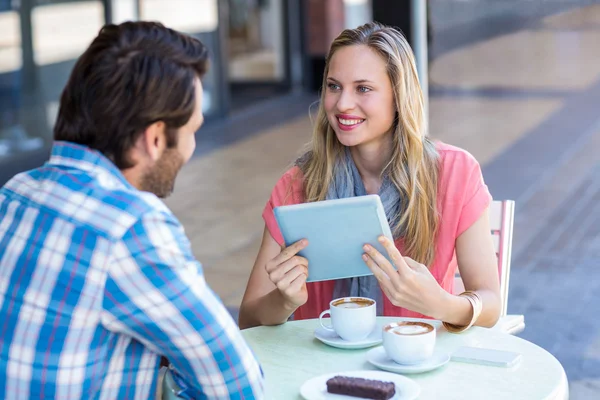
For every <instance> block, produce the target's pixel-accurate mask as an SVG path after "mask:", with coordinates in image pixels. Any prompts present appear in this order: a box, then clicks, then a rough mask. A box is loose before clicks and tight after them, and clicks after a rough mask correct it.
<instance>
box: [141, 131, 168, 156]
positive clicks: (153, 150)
mask: <svg viewBox="0 0 600 400" xmlns="http://www.w3.org/2000/svg"><path fill="white" fill-rule="evenodd" d="M140 139H141V143H140V144H141V145H142V146H143V149H144V152H145V153H146V155H147V157H148V158H150V160H152V161H157V160H158V159H159V158H160V156H161V155H162V153H163V151H164V150H165V149H166V148H167V132H166V125H165V123H164V122H162V121H157V122H155V123H153V124H152V125H148V127H147V128H146V129H145V130H144V132H142V135H141V138H140Z"/></svg>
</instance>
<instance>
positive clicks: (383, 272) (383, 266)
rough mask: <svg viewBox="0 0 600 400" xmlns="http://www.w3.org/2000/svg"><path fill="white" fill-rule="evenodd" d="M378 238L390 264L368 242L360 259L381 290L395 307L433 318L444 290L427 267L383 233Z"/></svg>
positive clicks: (439, 308) (440, 306) (442, 301)
mask: <svg viewBox="0 0 600 400" xmlns="http://www.w3.org/2000/svg"><path fill="white" fill-rule="evenodd" d="M379 242H380V243H381V244H382V245H383V247H384V248H385V250H386V252H387V253H388V256H389V258H390V259H391V260H392V263H393V265H392V263H390V262H389V261H388V259H387V258H385V257H384V256H383V255H382V254H381V253H380V252H378V251H377V250H376V249H375V248H374V247H372V246H370V245H368V244H367V245H365V246H364V247H363V249H364V250H365V254H363V260H364V261H365V263H366V264H367V266H368V267H369V269H370V270H371V271H372V272H373V275H375V278H377V280H378V281H379V286H380V287H381V290H382V291H383V293H385V295H386V296H387V298H388V299H389V300H390V302H391V303H392V304H393V305H395V306H397V307H402V308H406V309H409V310H411V311H416V312H418V313H421V314H424V315H427V316H430V317H433V318H437V315H438V314H439V313H440V311H441V308H442V307H443V304H444V298H445V296H446V295H447V293H446V292H445V291H444V289H442V287H441V286H440V285H439V284H438V283H437V281H436V280H435V278H434V277H433V275H431V272H429V269H428V268H427V267H426V266H424V265H423V264H420V263H418V262H416V261H415V260H413V259H411V258H409V257H403V256H402V254H400V252H399V251H398V249H397V248H396V246H395V245H394V243H393V242H392V241H391V240H389V239H387V238H386V237H384V236H382V237H380V238H379ZM394 267H395V268H394Z"/></svg>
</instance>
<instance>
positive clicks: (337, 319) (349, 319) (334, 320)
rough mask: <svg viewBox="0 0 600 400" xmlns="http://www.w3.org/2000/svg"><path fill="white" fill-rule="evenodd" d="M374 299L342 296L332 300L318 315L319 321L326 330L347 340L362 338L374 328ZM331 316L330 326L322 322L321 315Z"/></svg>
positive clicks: (353, 340) (354, 340) (352, 340)
mask: <svg viewBox="0 0 600 400" xmlns="http://www.w3.org/2000/svg"><path fill="white" fill-rule="evenodd" d="M376 311H377V309H376V306H375V300H373V299H369V298H367V297H342V298H339V299H335V300H332V301H331V302H330V303H329V309H328V310H325V311H323V312H322V313H321V315H320V316H319V323H320V324H321V326H322V327H323V329H326V330H328V331H332V332H335V333H337V335H338V336H339V337H341V338H342V339H344V340H347V341H349V342H356V341H358V340H363V339H365V338H366V337H367V336H369V334H370V333H371V332H373V329H375V322H376V315H377V313H376ZM327 314H329V315H330V316H331V324H332V325H331V326H327V325H325V324H323V317H324V316H325V315H327Z"/></svg>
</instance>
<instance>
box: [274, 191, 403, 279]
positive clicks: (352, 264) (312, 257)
mask: <svg viewBox="0 0 600 400" xmlns="http://www.w3.org/2000/svg"><path fill="white" fill-rule="evenodd" d="M274 214H275V219H276V220H277V224H278V225H279V229H280V230H281V234H282V235H283V239H284V241H285V245H286V246H289V245H291V244H293V243H294V242H297V241H298V240H300V239H308V246H307V247H306V248H305V249H303V250H302V251H300V252H299V253H298V254H299V255H301V256H303V257H305V258H306V259H307V260H308V279H307V282H317V281H325V280H331V279H342V278H349V277H355V276H365V275H372V272H371V270H370V269H369V268H368V267H367V265H366V264H365V262H364V261H363V259H362V255H363V253H364V251H363V245H365V244H366V243H369V244H370V245H372V246H373V247H375V248H376V249H377V250H379V252H381V254H383V255H384V256H386V257H387V252H386V251H385V249H384V248H383V246H382V245H381V244H380V243H379V242H378V241H377V238H378V237H379V236H381V235H384V236H386V237H387V238H389V239H390V240H393V239H392V233H391V230H390V226H389V224H388V221H387V218H386V216H385V211H384V209H383V205H382V204H381V199H380V198H379V196H378V195H367V196H358V197H350V198H345V199H336V200H324V201H317V202H313V203H303V204H295V205H291V206H281V207H276V208H275V209H274Z"/></svg>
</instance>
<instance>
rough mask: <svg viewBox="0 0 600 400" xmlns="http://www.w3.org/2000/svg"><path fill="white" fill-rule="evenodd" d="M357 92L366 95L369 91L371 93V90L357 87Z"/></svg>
mask: <svg viewBox="0 0 600 400" xmlns="http://www.w3.org/2000/svg"><path fill="white" fill-rule="evenodd" d="M358 91H359V92H360V93H367V92H370V91H371V88H368V87H366V86H359V87H358Z"/></svg>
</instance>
